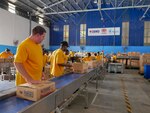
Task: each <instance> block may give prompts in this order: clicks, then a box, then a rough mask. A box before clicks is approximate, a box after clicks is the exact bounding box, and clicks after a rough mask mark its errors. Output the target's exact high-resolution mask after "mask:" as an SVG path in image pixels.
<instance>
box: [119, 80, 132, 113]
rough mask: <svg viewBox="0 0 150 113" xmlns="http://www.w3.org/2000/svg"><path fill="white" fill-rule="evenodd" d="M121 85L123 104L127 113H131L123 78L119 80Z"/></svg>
mask: <svg viewBox="0 0 150 113" xmlns="http://www.w3.org/2000/svg"><path fill="white" fill-rule="evenodd" d="M121 84H122V92H123V95H124V101H125V104H126V109H127V112H128V113H133V112H132V107H131V104H130V101H129V98H128V94H127V89H126V87H125V83H124V79H123V78H121Z"/></svg>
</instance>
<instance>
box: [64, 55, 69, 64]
mask: <svg viewBox="0 0 150 113" xmlns="http://www.w3.org/2000/svg"><path fill="white" fill-rule="evenodd" d="M68 59H69V56H68V55H65V63H67V61H68Z"/></svg>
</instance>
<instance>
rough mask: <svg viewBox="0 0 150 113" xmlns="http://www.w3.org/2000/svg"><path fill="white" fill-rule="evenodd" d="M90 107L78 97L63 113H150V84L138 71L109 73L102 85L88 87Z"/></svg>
mask: <svg viewBox="0 0 150 113" xmlns="http://www.w3.org/2000/svg"><path fill="white" fill-rule="evenodd" d="M88 90H89V101H90V106H89V108H88V109H84V106H85V102H84V99H83V98H82V97H77V98H76V99H75V100H74V101H73V102H72V103H71V106H69V107H67V108H65V109H64V110H63V111H62V113H150V82H148V81H147V80H146V79H144V78H143V76H141V75H139V74H138V70H125V72H124V74H114V73H108V74H107V75H106V76H105V79H104V81H103V82H101V83H100V85H99V88H98V92H96V90H95V84H93V83H90V84H89V86H88Z"/></svg>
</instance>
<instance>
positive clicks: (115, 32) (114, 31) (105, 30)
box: [88, 27, 120, 36]
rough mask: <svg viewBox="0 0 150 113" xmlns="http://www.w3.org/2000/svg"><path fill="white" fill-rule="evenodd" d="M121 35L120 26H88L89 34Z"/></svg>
mask: <svg viewBox="0 0 150 113" xmlns="http://www.w3.org/2000/svg"><path fill="white" fill-rule="evenodd" d="M114 35H120V27H109V28H88V36H114Z"/></svg>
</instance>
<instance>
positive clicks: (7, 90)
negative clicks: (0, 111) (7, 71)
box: [0, 80, 16, 100]
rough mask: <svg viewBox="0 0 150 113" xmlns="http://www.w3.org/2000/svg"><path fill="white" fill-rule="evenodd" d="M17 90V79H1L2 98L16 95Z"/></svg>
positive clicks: (0, 91) (0, 92) (0, 94)
mask: <svg viewBox="0 0 150 113" xmlns="http://www.w3.org/2000/svg"><path fill="white" fill-rule="evenodd" d="M15 91H16V87H15V81H14V80H12V81H11V82H9V80H4V81H1V80H0V100H1V99H3V98H7V97H9V96H11V95H14V94H15Z"/></svg>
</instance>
